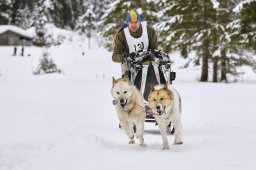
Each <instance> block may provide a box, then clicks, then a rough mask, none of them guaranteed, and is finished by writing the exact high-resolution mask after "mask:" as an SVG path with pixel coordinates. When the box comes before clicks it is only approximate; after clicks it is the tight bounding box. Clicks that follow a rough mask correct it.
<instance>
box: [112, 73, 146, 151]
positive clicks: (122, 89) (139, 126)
mask: <svg viewBox="0 0 256 170" xmlns="http://www.w3.org/2000/svg"><path fill="white" fill-rule="evenodd" d="M111 94H112V96H113V98H114V100H113V104H114V105H115V107H116V111H117V116H118V118H119V121H120V125H121V127H122V128H123V129H124V131H125V133H126V134H127V136H128V138H129V144H134V143H135V141H134V130H133V127H134V125H135V126H136V133H135V134H136V137H137V138H138V139H139V141H140V146H145V143H144V138H143V132H144V122H145V118H146V112H145V107H144V104H143V97H142V95H141V94H140V92H139V91H138V90H137V88H136V87H135V86H134V85H132V83H131V82H130V81H129V79H128V77H126V76H125V77H123V78H119V79H117V80H115V78H114V77H113V86H112V89H111Z"/></svg>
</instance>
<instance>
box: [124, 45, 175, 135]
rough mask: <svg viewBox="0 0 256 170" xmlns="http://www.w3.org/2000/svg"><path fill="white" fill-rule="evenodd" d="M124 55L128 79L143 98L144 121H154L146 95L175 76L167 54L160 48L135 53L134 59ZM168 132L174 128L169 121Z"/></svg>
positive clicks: (168, 82)
mask: <svg viewBox="0 0 256 170" xmlns="http://www.w3.org/2000/svg"><path fill="white" fill-rule="evenodd" d="M128 56H129V55H126V56H125V62H126V63H127V66H128V70H127V71H126V72H125V75H127V76H128V77H129V79H130V81H131V82H132V83H133V84H134V85H135V86H136V87H137V88H138V89H139V91H140V93H141V94H142V95H143V97H144V100H145V108H146V113H147V115H146V120H145V122H153V123H155V122H156V121H155V119H154V117H153V116H152V114H151V113H150V110H151V109H150V107H149V105H148V104H147V103H148V96H149V93H150V89H151V88H152V87H154V86H155V85H158V84H166V85H169V84H172V82H173V81H174V80H175V78H176V72H173V71H172V70H171V60H170V57H169V55H168V54H166V53H165V52H163V51H161V50H156V49H150V50H147V51H140V52H137V53H135V57H134V60H128ZM167 129H168V132H169V133H171V134H173V133H174V128H173V127H172V125H171V123H170V125H169V126H168V128H167Z"/></svg>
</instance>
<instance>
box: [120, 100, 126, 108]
mask: <svg viewBox="0 0 256 170" xmlns="http://www.w3.org/2000/svg"><path fill="white" fill-rule="evenodd" d="M126 104H127V100H124V101H123V102H120V106H121V107H122V108H124V106H125V105H126Z"/></svg>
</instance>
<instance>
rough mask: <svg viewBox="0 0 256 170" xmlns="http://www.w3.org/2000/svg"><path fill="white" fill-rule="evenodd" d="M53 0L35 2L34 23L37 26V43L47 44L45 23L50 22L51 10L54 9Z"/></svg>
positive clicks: (39, 44) (40, 44)
mask: <svg viewBox="0 0 256 170" xmlns="http://www.w3.org/2000/svg"><path fill="white" fill-rule="evenodd" d="M52 9H53V6H52V1H51V0H38V1H37V3H36V4H35V11H34V21H35V22H34V23H33V25H34V26H35V28H36V38H35V45H38V46H45V45H46V37H45V33H46V30H45V24H46V23H48V22H49V10H52Z"/></svg>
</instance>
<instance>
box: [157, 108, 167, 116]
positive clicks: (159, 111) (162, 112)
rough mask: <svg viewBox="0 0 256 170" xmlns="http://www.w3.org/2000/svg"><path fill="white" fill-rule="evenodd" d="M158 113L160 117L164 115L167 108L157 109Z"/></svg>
mask: <svg viewBox="0 0 256 170" xmlns="http://www.w3.org/2000/svg"><path fill="white" fill-rule="evenodd" d="M157 113H158V114H159V115H162V114H164V113H166V111H165V106H164V108H163V109H157Z"/></svg>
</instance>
